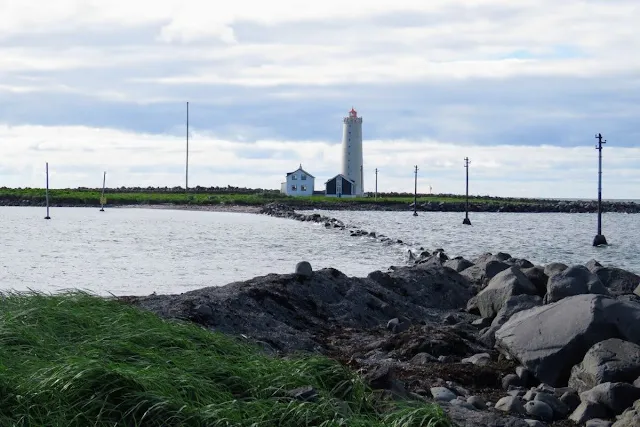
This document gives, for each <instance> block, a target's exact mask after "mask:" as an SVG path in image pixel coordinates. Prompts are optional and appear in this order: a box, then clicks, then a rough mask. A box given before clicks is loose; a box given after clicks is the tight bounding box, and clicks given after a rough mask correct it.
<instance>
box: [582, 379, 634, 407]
mask: <svg viewBox="0 0 640 427" xmlns="http://www.w3.org/2000/svg"><path fill="white" fill-rule="evenodd" d="M638 399H640V388H637V387H634V386H632V385H631V384H627V383H603V384H599V385H597V386H595V387H594V388H592V389H591V390H587V391H584V392H582V393H580V400H582V402H583V403H587V404H588V403H595V404H600V405H603V406H605V407H606V408H607V410H608V411H610V414H613V415H620V414H622V413H623V412H624V410H625V409H627V408H629V407H630V406H632V405H633V403H634V402H635V401H636V400H638Z"/></svg>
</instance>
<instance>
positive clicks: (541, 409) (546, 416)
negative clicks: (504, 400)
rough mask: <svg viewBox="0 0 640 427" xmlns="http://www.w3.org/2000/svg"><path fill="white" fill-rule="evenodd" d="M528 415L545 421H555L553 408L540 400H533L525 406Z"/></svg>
mask: <svg viewBox="0 0 640 427" xmlns="http://www.w3.org/2000/svg"><path fill="white" fill-rule="evenodd" d="M524 409H525V411H527V414H529V415H532V416H534V417H537V418H540V419H542V420H544V421H551V420H553V409H551V406H549V405H547V404H546V403H544V402H541V401H539V400H532V401H530V402H527V403H525V404H524Z"/></svg>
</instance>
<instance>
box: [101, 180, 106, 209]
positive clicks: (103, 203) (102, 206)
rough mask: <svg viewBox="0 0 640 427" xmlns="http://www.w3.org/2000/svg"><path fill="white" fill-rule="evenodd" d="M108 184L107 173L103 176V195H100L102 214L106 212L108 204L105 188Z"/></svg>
mask: <svg viewBox="0 0 640 427" xmlns="http://www.w3.org/2000/svg"><path fill="white" fill-rule="evenodd" d="M106 182H107V171H105V172H104V175H103V176H102V194H101V195H100V212H104V205H105V203H107V199H106V198H105V197H104V187H105V184H106Z"/></svg>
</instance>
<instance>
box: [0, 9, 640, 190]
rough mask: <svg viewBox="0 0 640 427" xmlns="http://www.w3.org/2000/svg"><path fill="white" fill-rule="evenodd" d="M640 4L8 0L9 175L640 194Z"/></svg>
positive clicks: (0, 142) (3, 157)
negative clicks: (351, 140) (358, 146)
mask: <svg viewBox="0 0 640 427" xmlns="http://www.w3.org/2000/svg"><path fill="white" fill-rule="evenodd" d="M638 22H640V2H638V1H637V0H581V1H578V0H564V1H562V2H558V1H553V2H552V1H551V0H518V1H517V2H515V1H508V0H475V1H469V0H430V1H424V0H394V1H389V0H367V1H364V0H353V1H343V0H341V1H336V0H323V1H319V2H299V1H296V2H294V1H289V0H272V1H269V2H266V1H250V0H235V1H233V2H223V3H222V2H211V1H206V0H179V1H178V0H153V1H147V0H135V1H130V0H129V1H124V0H109V1H107V0H56V1H45V0H37V1H36V0H0V187H2V186H6V187H43V186H44V182H45V175H44V170H45V162H49V168H50V186H51V187H52V188H67V187H78V186H83V187H99V186H100V185H101V184H102V173H103V171H106V172H107V185H108V186H109V187H120V186H143V187H146V186H154V187H156V186H161V187H164V186H169V187H173V186H184V184H185V139H186V124H185V121H186V102H187V101H188V102H189V112H190V115H189V116H190V117H189V119H190V126H189V139H190V143H189V145H190V150H189V159H190V160H189V185H190V186H192V187H193V186H196V185H201V186H207V187H209V186H227V185H232V186H240V187H252V188H273V189H277V188H280V183H281V182H282V181H283V180H284V177H285V175H286V173H287V172H291V171H293V170H295V169H297V168H298V166H299V165H300V164H302V166H303V168H304V169H305V170H307V171H308V172H309V173H311V174H313V175H314V176H315V177H316V183H315V189H316V190H322V189H323V188H324V182H325V181H326V180H327V179H329V178H331V177H333V176H335V175H336V174H338V173H340V172H341V156H340V153H341V137H342V126H343V123H342V118H343V117H344V116H346V115H347V114H348V111H349V110H350V109H351V108H352V107H354V108H355V109H356V110H357V111H358V113H359V115H360V116H362V117H363V136H364V149H363V151H364V181H365V190H367V191H373V188H374V181H375V172H374V171H375V169H376V168H377V169H378V171H379V173H378V189H379V191H385V192H386V191H408V192H410V191H412V190H413V179H414V176H413V167H414V165H417V166H418V169H419V170H418V191H419V192H428V191H429V188H431V191H433V192H434V193H458V194H462V193H464V190H465V181H464V179H465V175H464V174H465V170H464V160H463V159H464V158H465V157H469V158H470V161H471V164H470V169H469V172H470V188H469V191H470V193H471V194H479V195H494V196H518V197H551V198H553V197H562V198H594V197H597V172H598V152H597V150H595V144H596V140H595V138H594V136H595V134H597V133H602V135H603V136H604V138H605V139H606V141H607V143H606V144H605V146H604V150H603V197H605V198H619V199H640V185H639V184H640V167H639V166H640V146H639V145H638V144H637V141H638V140H639V138H640V120H639V116H640V56H639V55H638V54H637V52H638V51H640V32H638V31H637V30H636V27H637V23H638Z"/></svg>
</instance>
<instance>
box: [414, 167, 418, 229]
mask: <svg viewBox="0 0 640 427" xmlns="http://www.w3.org/2000/svg"><path fill="white" fill-rule="evenodd" d="M414 174H415V181H414V182H415V184H414V189H413V216H418V165H416V166H415V171H414Z"/></svg>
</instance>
